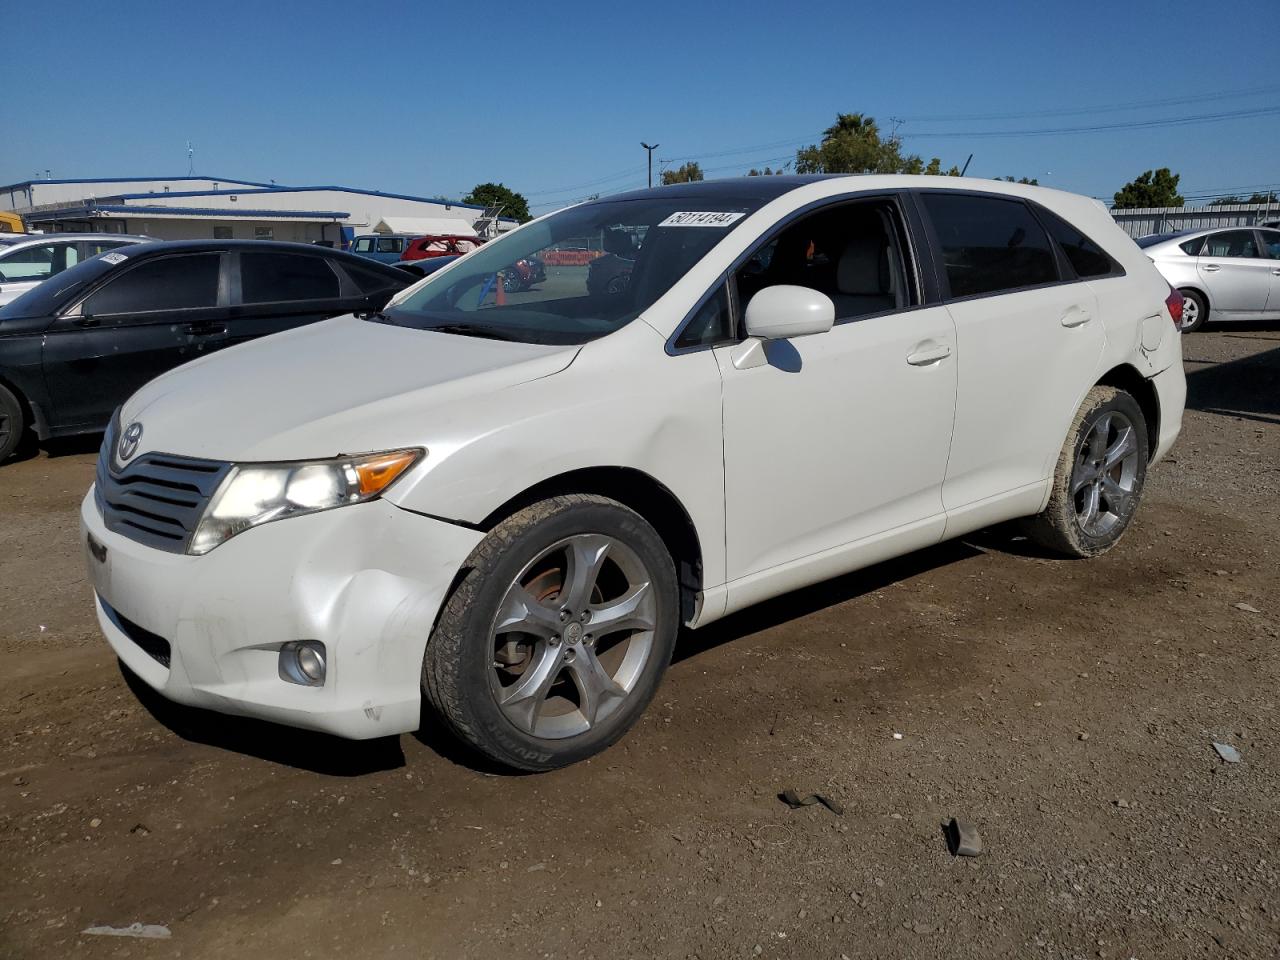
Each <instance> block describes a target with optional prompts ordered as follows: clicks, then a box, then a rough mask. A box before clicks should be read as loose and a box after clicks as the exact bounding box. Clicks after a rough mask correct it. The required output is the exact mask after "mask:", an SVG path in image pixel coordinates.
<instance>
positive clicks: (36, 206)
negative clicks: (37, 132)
mask: <svg viewBox="0 0 1280 960" xmlns="http://www.w3.org/2000/svg"><path fill="white" fill-rule="evenodd" d="M0 210H13V211H16V212H17V213H20V214H22V216H23V219H24V220H26V222H27V225H28V229H32V230H41V231H44V232H46V233H61V232H71V231H75V232H80V231H85V232H95V233H98V232H100V233H131V234H145V235H146V236H151V237H155V238H157V239H160V240H200V239H218V240H223V239H237V240H239V239H248V240H253V239H258V240H290V241H295V242H299V243H312V242H323V243H328V244H332V245H334V246H345V245H346V244H347V243H349V242H350V239H351V238H352V237H353V236H355V235H358V234H361V233H375V232H378V233H385V232H388V229H389V228H388V224H391V223H394V224H396V226H397V231H396V232H406V233H415V234H428V233H456V234H461V235H467V234H471V233H477V232H478V233H481V234H482V235H492V234H493V233H494V232H498V231H502V230H509V229H511V228H513V227H514V226H516V221H515V220H513V219H511V218H509V217H499V218H498V219H497V220H496V221H492V222H491V221H489V220H487V219H485V216H484V215H485V210H484V208H483V207H479V206H476V205H475V204H469V203H462V202H460V201H457V200H446V199H442V198H430V197H415V196H409V195H406V194H397V193H383V192H381V191H378V190H361V189H357V188H355V187H341V186H315V187H291V186H285V185H283V184H276V183H260V182H257V181H252V180H233V179H228V178H225V177H195V176H190V177H116V178H109V177H108V178H94V179H83V180H54V179H46V180H28V181H25V182H23V183H15V184H9V185H7V186H0Z"/></svg>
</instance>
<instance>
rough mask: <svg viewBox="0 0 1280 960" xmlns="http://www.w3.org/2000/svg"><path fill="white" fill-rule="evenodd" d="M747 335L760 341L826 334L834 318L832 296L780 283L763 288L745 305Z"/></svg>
mask: <svg viewBox="0 0 1280 960" xmlns="http://www.w3.org/2000/svg"><path fill="white" fill-rule="evenodd" d="M745 321H746V328H747V336H748V337H758V338H759V339H761V340H790V339H791V338H792V337H807V336H810V335H811V334H815V333H826V332H827V331H828V330H830V329H831V325H832V324H833V323H835V321H836V305H835V304H834V303H832V302H831V298H830V297H828V296H827V295H826V294H824V293H819V292H818V291H817V290H811V289H810V288H809V287H793V286H789V285H787V284H779V285H778V286H775V287H765V288H764V289H763V290H761V291H760V292H759V293H757V294H756V295H755V296H754V297H752V298H751V302H750V303H748V304H747V313H746V317H745Z"/></svg>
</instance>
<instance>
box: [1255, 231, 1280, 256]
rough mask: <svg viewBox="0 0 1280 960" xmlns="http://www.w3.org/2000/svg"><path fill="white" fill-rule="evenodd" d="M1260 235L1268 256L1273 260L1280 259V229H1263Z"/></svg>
mask: <svg viewBox="0 0 1280 960" xmlns="http://www.w3.org/2000/svg"><path fill="white" fill-rule="evenodd" d="M1259 235H1260V236H1261V237H1262V246H1263V249H1264V250H1266V251H1267V256H1268V257H1270V258H1271V259H1272V260H1280V230H1262V231H1260V233H1259Z"/></svg>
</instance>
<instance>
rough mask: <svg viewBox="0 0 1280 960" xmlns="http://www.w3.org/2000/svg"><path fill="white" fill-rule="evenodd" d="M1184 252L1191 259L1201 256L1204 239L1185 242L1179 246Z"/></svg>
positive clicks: (1197, 238)
mask: <svg viewBox="0 0 1280 960" xmlns="http://www.w3.org/2000/svg"><path fill="white" fill-rule="evenodd" d="M1178 246H1179V248H1181V250H1182V252H1183V253H1185V254H1186V255H1187V256H1189V257H1195V256H1199V254H1200V248H1201V247H1203V246H1204V237H1196V238H1195V239H1194V240H1184V241H1183V242H1182V243H1180V244H1178Z"/></svg>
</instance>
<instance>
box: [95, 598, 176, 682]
mask: <svg viewBox="0 0 1280 960" xmlns="http://www.w3.org/2000/svg"><path fill="white" fill-rule="evenodd" d="M98 602H99V603H100V604H102V610H103V612H104V613H105V614H106V615H107V619H108V620H110V621H111V622H112V623H114V624H115V625H116V627H117V629H119V631H120V632H121V633H123V634H124V635H125V636H126V637H128V638H129V639H130V640H132V641H133V642H134V643H136V644H137V645H138V646H139V647H140V648H141V649H142V652H143V653H145V654H146V655H147V656H149V657H150V658H151V659H152V660H154V661H155V662H156V663H158V664H160V666H162V667H164V668H165V669H168V667H169V657H170V647H169V641H168V640H166V639H165V638H164V637H162V636H160V635H159V634H157V633H152V632H151V631H150V630H144V629H143V628H142V627H140V626H138V625H137V624H136V623H134V622H133V621H132V620H126V619H125V618H124V617H122V616H120V614H119V613H118V612H117V611H116V609H115V608H114V607H113V606H111V604H109V603H107V601H105V600H103V599H102V597H101V596H99V597H98Z"/></svg>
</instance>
